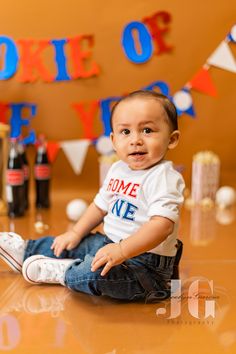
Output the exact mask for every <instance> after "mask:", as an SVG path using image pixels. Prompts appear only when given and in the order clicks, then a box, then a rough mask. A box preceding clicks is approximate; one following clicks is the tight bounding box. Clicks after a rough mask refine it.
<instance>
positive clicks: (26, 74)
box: [18, 39, 54, 82]
mask: <svg viewBox="0 0 236 354" xmlns="http://www.w3.org/2000/svg"><path fill="white" fill-rule="evenodd" d="M18 43H19V44H20V45H21V49H22V53H21V63H22V74H21V77H20V79H19V80H20V81H23V82H33V81H35V80H36V77H35V76H34V75H33V69H37V70H38V72H39V74H40V75H41V78H42V79H43V80H44V81H47V82H50V81H53V80H54V77H53V75H51V74H50V73H49V71H48V70H47V69H46V68H45V66H44V65H43V63H42V59H41V57H40V56H41V54H42V51H43V50H44V49H45V48H46V47H48V46H49V45H50V41H47V40H41V41H38V43H37V42H36V41H34V40H24V39H21V40H19V41H18ZM36 43H37V44H38V48H37V49H36V50H35V51H34V52H33V53H32V51H31V47H32V46H33V45H35V44H36Z"/></svg>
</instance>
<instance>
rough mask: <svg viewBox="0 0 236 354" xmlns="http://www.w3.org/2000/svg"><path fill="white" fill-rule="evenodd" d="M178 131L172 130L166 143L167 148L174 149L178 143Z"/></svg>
mask: <svg viewBox="0 0 236 354" xmlns="http://www.w3.org/2000/svg"><path fill="white" fill-rule="evenodd" d="M179 137H180V131H179V130H174V131H173V132H172V133H171V135H170V141H169V145H168V149H169V150H171V149H174V148H175V147H176V146H177V145H178V143H179Z"/></svg>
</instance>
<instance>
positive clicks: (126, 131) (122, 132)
mask: <svg viewBox="0 0 236 354" xmlns="http://www.w3.org/2000/svg"><path fill="white" fill-rule="evenodd" d="M129 133H130V130H129V129H123V130H122V131H121V134H123V135H129Z"/></svg>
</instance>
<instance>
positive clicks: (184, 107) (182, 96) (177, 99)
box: [172, 87, 195, 117]
mask: <svg viewBox="0 0 236 354" xmlns="http://www.w3.org/2000/svg"><path fill="white" fill-rule="evenodd" d="M172 100H173V102H174V104H175V106H176V110H177V113H178V115H179V116H180V115H182V114H184V113H185V114H188V115H189V116H192V117H195V111H194V108H193V100H192V96H191V95H190V92H189V89H188V88H187V87H184V88H182V90H180V91H178V92H176V93H175V94H174V95H173V98H172Z"/></svg>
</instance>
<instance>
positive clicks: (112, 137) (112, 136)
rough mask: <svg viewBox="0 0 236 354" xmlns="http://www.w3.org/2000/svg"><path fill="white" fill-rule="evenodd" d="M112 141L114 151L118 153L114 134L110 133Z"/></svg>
mask: <svg viewBox="0 0 236 354" xmlns="http://www.w3.org/2000/svg"><path fill="white" fill-rule="evenodd" d="M110 139H111V143H112V146H113V149H114V150H115V151H116V148H115V143H114V133H113V132H111V133H110Z"/></svg>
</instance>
